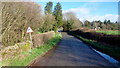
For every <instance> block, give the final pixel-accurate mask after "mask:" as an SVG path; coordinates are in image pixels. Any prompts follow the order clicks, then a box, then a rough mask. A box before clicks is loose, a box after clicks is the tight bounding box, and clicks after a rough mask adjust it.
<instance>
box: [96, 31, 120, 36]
mask: <svg viewBox="0 0 120 68" xmlns="http://www.w3.org/2000/svg"><path fill="white" fill-rule="evenodd" d="M96 32H97V33H104V34H107V35H120V31H118V30H117V31H113V30H109V31H108V30H105V31H104V30H97V31H96Z"/></svg>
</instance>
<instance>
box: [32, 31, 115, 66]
mask: <svg viewBox="0 0 120 68" xmlns="http://www.w3.org/2000/svg"><path fill="white" fill-rule="evenodd" d="M62 36H63V38H62V40H61V41H60V43H59V44H58V47H57V48H55V49H53V50H51V51H50V52H48V53H47V54H46V55H45V56H43V57H40V58H38V59H37V60H36V62H34V63H33V64H32V65H31V66H113V65H112V64H111V63H110V62H109V61H107V60H106V59H104V58H103V57H102V56H100V55H99V54H98V53H96V52H95V51H93V50H92V49H91V48H90V47H89V46H88V45H86V44H85V43H83V42H82V41H80V40H78V39H77V38H75V37H73V36H70V35H68V34H67V33H64V32H63V33H62Z"/></svg>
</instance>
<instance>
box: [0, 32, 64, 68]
mask: <svg viewBox="0 0 120 68" xmlns="http://www.w3.org/2000/svg"><path fill="white" fill-rule="evenodd" d="M61 38H62V35H61V34H59V33H56V34H55V36H54V37H53V38H52V39H50V40H49V41H48V42H47V43H45V44H43V45H42V46H40V47H37V48H34V49H32V50H31V52H22V53H21V54H20V55H17V56H14V57H13V58H11V59H8V60H6V61H3V62H2V63H3V65H4V64H7V65H5V66H19V67H21V66H27V65H28V64H29V63H30V62H32V61H33V60H34V59H35V58H36V57H37V56H40V55H43V54H45V53H46V52H48V51H49V50H50V49H52V48H53V47H54V46H55V45H56V44H57V43H58V42H59V41H60V39H61Z"/></svg>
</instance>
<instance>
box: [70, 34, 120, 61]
mask: <svg viewBox="0 0 120 68" xmlns="http://www.w3.org/2000/svg"><path fill="white" fill-rule="evenodd" d="M70 34H72V33H70ZM72 35H73V36H75V37H77V38H78V39H80V40H82V41H83V42H85V43H87V44H89V45H90V46H91V47H93V48H95V49H96V50H98V51H100V52H103V53H106V54H108V55H110V56H111V57H113V58H115V59H116V60H118V61H119V62H120V48H119V47H114V46H109V45H106V44H102V43H100V42H97V41H94V40H90V39H86V38H83V37H81V36H79V35H75V34H72Z"/></svg>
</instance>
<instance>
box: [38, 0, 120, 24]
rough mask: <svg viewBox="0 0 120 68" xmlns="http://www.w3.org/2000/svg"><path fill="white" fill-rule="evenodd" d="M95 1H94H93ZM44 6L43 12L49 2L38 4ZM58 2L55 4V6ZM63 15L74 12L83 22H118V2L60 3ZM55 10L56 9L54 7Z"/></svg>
mask: <svg viewBox="0 0 120 68" xmlns="http://www.w3.org/2000/svg"><path fill="white" fill-rule="evenodd" d="M92 1H93V0H92ZM37 3H38V4H40V5H41V6H42V10H44V7H45V5H46V3H47V2H37ZM56 3H57V2H53V6H55V5H56ZM60 4H61V6H62V13H66V12H73V13H75V14H76V16H77V18H79V19H80V20H81V21H84V20H89V21H93V20H101V21H104V20H105V19H107V20H111V21H112V22H115V21H118V2H117V0H116V1H113V2H60ZM53 9H54V7H53Z"/></svg>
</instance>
